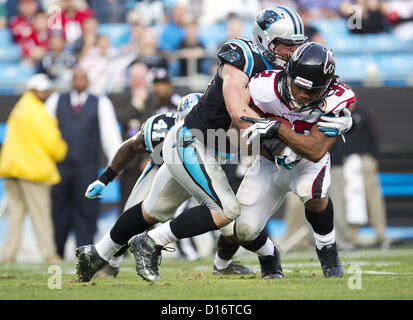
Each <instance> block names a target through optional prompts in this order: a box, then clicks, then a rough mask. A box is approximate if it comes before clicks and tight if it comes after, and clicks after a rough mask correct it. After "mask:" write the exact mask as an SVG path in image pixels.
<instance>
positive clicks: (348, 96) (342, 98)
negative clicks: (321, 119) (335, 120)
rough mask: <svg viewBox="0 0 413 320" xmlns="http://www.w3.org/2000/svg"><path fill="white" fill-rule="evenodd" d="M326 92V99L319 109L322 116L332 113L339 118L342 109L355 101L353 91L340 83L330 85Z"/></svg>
mask: <svg viewBox="0 0 413 320" xmlns="http://www.w3.org/2000/svg"><path fill="white" fill-rule="evenodd" d="M328 90H329V92H328V94H327V97H326V98H325V99H324V100H323V102H322V104H321V106H320V108H319V109H320V110H321V111H322V112H323V113H324V114H329V113H333V114H335V115H337V116H339V115H340V112H341V111H342V110H343V109H344V108H346V107H348V106H349V105H350V104H352V103H353V102H355V101H356V96H355V94H354V92H353V90H351V88H350V87H349V86H347V85H345V84H344V83H342V82H339V81H336V82H334V83H332V84H331V85H330V87H329V88H328Z"/></svg>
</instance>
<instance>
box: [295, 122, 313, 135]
mask: <svg viewBox="0 0 413 320" xmlns="http://www.w3.org/2000/svg"><path fill="white" fill-rule="evenodd" d="M313 125H314V123H308V122H305V121H301V120H296V121H294V131H295V132H297V133H303V134H305V135H306V136H308V135H310V130H311V128H312V127H313Z"/></svg>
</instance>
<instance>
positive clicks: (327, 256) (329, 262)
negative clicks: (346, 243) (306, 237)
mask: <svg viewBox="0 0 413 320" xmlns="http://www.w3.org/2000/svg"><path fill="white" fill-rule="evenodd" d="M316 251H317V256H318V259H319V260H320V263H321V268H322V269H323V274H324V277H325V278H341V277H342V276H343V266H342V265H341V261H340V258H339V256H338V252H337V246H336V243H335V242H334V243H333V244H329V245H327V246H324V247H323V248H322V249H321V250H318V248H317V247H316Z"/></svg>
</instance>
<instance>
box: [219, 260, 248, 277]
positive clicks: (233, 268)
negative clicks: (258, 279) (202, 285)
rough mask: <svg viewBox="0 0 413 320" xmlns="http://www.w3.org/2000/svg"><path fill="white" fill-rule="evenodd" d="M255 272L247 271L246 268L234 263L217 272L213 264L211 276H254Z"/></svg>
mask: <svg viewBox="0 0 413 320" xmlns="http://www.w3.org/2000/svg"><path fill="white" fill-rule="evenodd" d="M254 273H255V272H254V271H252V270H251V269H248V268H247V267H244V266H243V265H241V264H238V263H236V262H231V263H230V264H229V265H228V267H226V268H225V269H221V270H218V269H217V267H216V266H215V264H214V268H213V269H212V274H215V275H229V274H236V275H242V274H254Z"/></svg>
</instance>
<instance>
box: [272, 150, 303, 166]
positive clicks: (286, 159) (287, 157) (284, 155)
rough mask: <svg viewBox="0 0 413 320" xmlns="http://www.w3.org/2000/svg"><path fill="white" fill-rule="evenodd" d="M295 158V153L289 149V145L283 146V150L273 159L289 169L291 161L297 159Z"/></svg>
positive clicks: (291, 164)
mask: <svg viewBox="0 0 413 320" xmlns="http://www.w3.org/2000/svg"><path fill="white" fill-rule="evenodd" d="M297 158H298V157H297V154H296V153H295V152H294V151H293V150H291V148H290V147H285V148H284V150H283V151H282V152H281V153H280V154H279V155H278V156H277V157H276V158H275V160H276V161H277V164H279V165H282V166H283V167H284V168H287V169H288V170H291V168H292V167H293V163H294V162H295V161H297Z"/></svg>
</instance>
